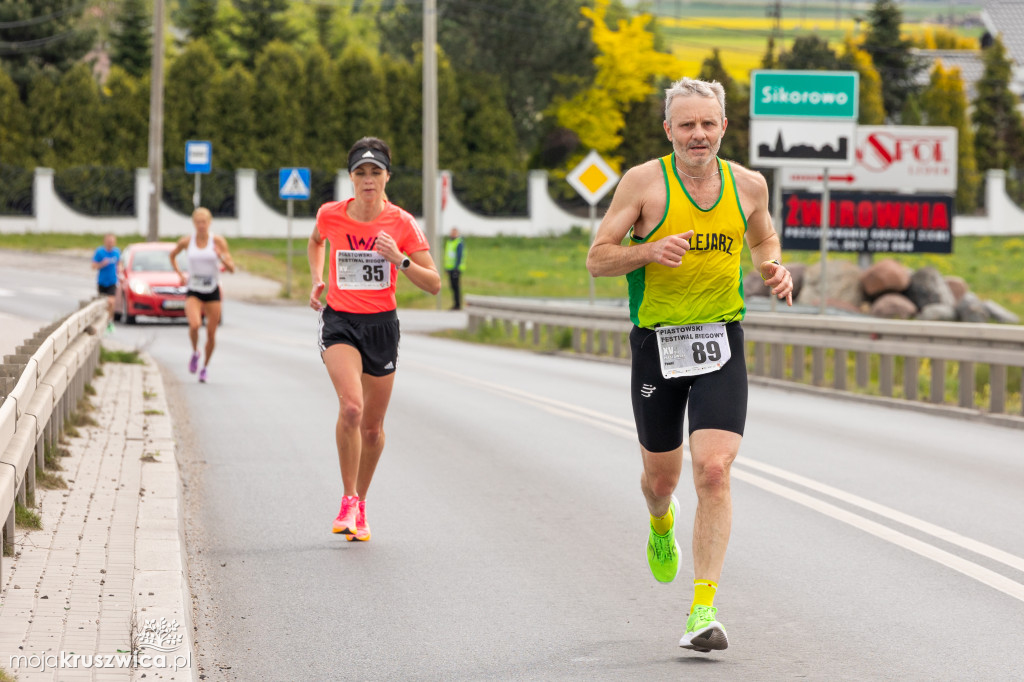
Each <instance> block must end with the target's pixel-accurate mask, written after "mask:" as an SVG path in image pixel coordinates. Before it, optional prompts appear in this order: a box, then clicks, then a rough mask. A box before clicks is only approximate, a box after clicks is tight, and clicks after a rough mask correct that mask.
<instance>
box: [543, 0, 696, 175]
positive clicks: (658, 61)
mask: <svg viewBox="0 0 1024 682" xmlns="http://www.w3.org/2000/svg"><path fill="white" fill-rule="evenodd" d="M607 8H608V0H596V2H595V3H594V8H593V9H590V8H588V7H584V8H582V9H581V10H580V12H581V13H582V14H583V15H584V16H585V17H587V18H588V19H590V20H591V21H592V22H593V28H592V39H593V41H594V45H595V46H596V47H597V50H598V54H597V56H596V57H595V58H594V67H595V68H596V70H597V75H596V76H595V78H594V81H593V84H592V85H591V86H590V87H588V88H585V89H583V90H580V91H578V92H577V93H576V94H575V95H574V96H573V97H571V98H569V99H561V100H559V101H558V102H557V103H556V104H555V106H554V114H555V118H556V120H557V121H558V124H559V125H561V126H562V127H564V128H568V129H569V130H571V131H573V132H574V133H576V135H578V136H579V139H580V142H581V143H582V145H583V146H585V147H587V148H589V149H593V150H596V151H597V152H599V153H601V154H610V153H611V152H612V151H613V150H615V149H616V148H617V147H618V146H619V145H621V144H622V130H623V129H624V127H625V123H626V120H625V113H626V110H627V109H628V108H629V107H630V106H632V105H633V104H635V103H637V102H642V101H644V100H645V99H646V98H647V96H648V95H649V94H650V92H651V88H652V83H653V80H654V78H655V77H657V76H659V75H662V74H665V73H673V72H675V71H677V70H678V62H677V61H676V59H675V58H674V57H673V56H672V55H669V54H664V53H661V52H656V51H655V50H654V36H653V34H651V33H650V32H649V31H647V30H646V28H645V27H646V24H647V17H646V15H642V14H641V15H637V16H635V17H633V18H632V19H630V20H621V21H619V22H618V24H617V26H616V29H617V30H613V29H612V28H611V27H609V26H608V24H607V23H606V21H605V19H606V12H607ZM606 159H607V160H608V161H609V163H610V164H611V165H612V166H613V167H615V166H617V165H619V164H620V163H621V161H622V160H621V159H617V158H614V157H613V158H608V157H606ZM570 163H572V161H571V160H570Z"/></svg>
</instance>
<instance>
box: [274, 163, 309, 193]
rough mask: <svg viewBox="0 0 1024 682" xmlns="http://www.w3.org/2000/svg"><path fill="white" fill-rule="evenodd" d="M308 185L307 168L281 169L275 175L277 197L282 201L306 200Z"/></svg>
mask: <svg viewBox="0 0 1024 682" xmlns="http://www.w3.org/2000/svg"><path fill="white" fill-rule="evenodd" d="M309 185H310V183H309V169H308V168H282V169H280V170H279V171H278V173H277V186H278V188H279V191H278V196H279V197H280V198H282V199H308V198H309Z"/></svg>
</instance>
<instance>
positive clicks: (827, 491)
mask: <svg viewBox="0 0 1024 682" xmlns="http://www.w3.org/2000/svg"><path fill="white" fill-rule="evenodd" d="M409 364H412V365H413V366H415V367H417V368H418V369H421V370H426V371H429V372H434V373H436V374H442V375H444V376H447V377H449V378H450V379H453V380H455V381H458V382H460V383H464V384H470V385H473V386H477V387H479V388H483V389H485V390H487V391H491V392H493V393H498V394H501V395H504V396H506V397H509V398H512V399H513V400H517V401H519V402H522V403H526V404H532V405H534V406H536V407H540V408H541V409H543V410H545V411H547V412H549V413H551V414H555V415H558V416H562V417H566V418H569V419H574V420H576V421H580V422H583V423H585V424H589V425H591V426H595V427H597V428H600V429H602V430H603V431H607V432H609V433H613V434H615V435H619V436H623V437H625V438H628V439H630V440H633V441H634V442H635V441H636V430H635V425H634V424H633V420H632V419H622V418H621V417H613V416H611V415H607V414H604V413H601V412H598V411H596V410H591V409H589V408H585V407H579V406H578V405H572V404H570V403H566V402H563V401H560V400H555V399H553V398H547V397H544V396H540V395H536V394H533V393H529V392H528V391H523V390H520V389H517V388H510V387H508V386H502V385H501V384H496V383H493V382H490V381H484V380H482V379H476V378H474V377H470V376H466V375H464V374H458V373H456V372H450V371H448V370H443V369H438V368H436V367H429V366H426V365H421V364H419V363H408V364H406V366H409ZM737 464H738V465H739V467H737V466H736V465H737ZM743 467H750V468H751V469H757V470H759V471H762V472H764V473H768V474H771V475H772V476H776V477H777V478H781V479H783V480H786V481H789V482H791V483H795V484H797V485H801V486H803V487H805V488H809V489H811V490H814V491H816V492H818V493H820V494H822V495H827V496H830V497H833V498H835V499H837V500H841V501H843V502H846V503H847V504H850V505H853V506H855V507H859V508H861V509H864V510H865V511H869V512H872V513H874V514H877V515H879V516H882V517H884V518H887V519H890V520H891V521H895V522H897V523H901V524H903V525H905V526H909V527H910V528H913V529H915V530H917V531H920V532H922V533H925V534H927V535H931V536H932V537H935V538H938V539H940V540H943V541H945V542H948V543H950V544H952V545H956V546H958V547H961V548H963V549H966V550H968V551H971V552H974V553H975V554H979V555H981V556H984V557H987V558H989V559H992V560H994V561H998V562H1000V563H1002V564H1005V565H1007V566H1010V567H1012V568H1015V569H1017V570H1020V571H1024V559H1022V558H1021V557H1018V556H1016V555H1014V554H1010V553H1009V552H1004V551H1003V550H1001V549H997V548H995V547H992V546H990V545H987V544H985V543H983V542H979V541H977V540H972V539H971V538H968V537H965V536H963V535H960V534H958V533H955V532H953V531H951V530H948V529H946V528H943V527H941V526H937V525H935V524H932V523H929V522H927V521H923V520H921V519H918V518H916V517H914V516H911V515H909V514H904V513H903V512H900V511H897V510H895V509H892V508H891V507H886V506H885V505H882V504H878V503H876V502H872V501H871V500H868V499H865V498H863V497H859V496H857V495H854V494H852V493H847V492H844V491H842V490H839V489H838V488H834V487H832V486H829V485H826V484H824V483H819V482H818V481H815V480H813V479H810V478H807V477H805V476H801V475H799V474H794V473H790V472H788V471H786V470H785V469H780V468H779V467H776V466H772V465H770V464H764V463H762V462H757V461H755V460H751V459H750V458H748V457H738V458H737V460H736V462H735V463H734V464H733V469H732V473H733V476H734V477H735V478H737V479H739V480H741V481H744V482H745V483H749V484H751V485H754V486H757V487H758V488H761V489H762V490H766V491H768V492H770V493H773V494H775V495H778V496H779V497H782V498H785V499H787V500H789V501H791V502H795V503H797V504H800V505H803V506H805V507H807V508H808V509H812V510H814V511H817V512H819V513H821V514H824V515H826V516H829V517H831V518H833V519H835V520H837V521H842V522H843V523H846V524H849V525H851V526H853V527H854V528H857V529H859V530H862V531H864V532H866V533H868V534H870V535H874V536H875V537H877V538H880V539H882V540H886V541H887V542H891V543H892V544H894V545H896V546H898V547H902V548H904V549H907V550H909V551H911V552H914V553H915V554H918V555H920V556H923V557H925V558H926V559H931V560H932V561H935V562H936V563H939V564H941V565H943V566H946V567H947V568H951V569H953V570H954V571H957V572H959V573H962V574H964V575H966V576H968V577H970V578H973V579H975V580H977V581H978V582H980V583H983V584H985V585H988V586H989V587H992V588H994V589H996V590H999V591H1000V592H1002V593H1003V594H1006V595H1009V596H1011V597H1013V598H1015V599H1018V600H1020V601H1024V584H1021V583H1019V582H1016V581H1014V580H1011V579H1010V578H1007V577H1006V576H1004V575H1001V574H999V573H996V572H995V571H992V570H990V569H988V568H985V567H984V566H981V565H980V564H976V563H974V562H973V561H969V560H967V559H964V558H962V557H959V556H957V555H955V554H952V553H950V552H947V551H946V550H943V549H940V548H938V547H936V546H934V545H930V544H928V543H927V542H924V541H922V540H918V539H917V538H914V537H911V536H909V535H907V534H905V533H901V532H900V531H897V530H894V529H892V528H888V527H887V526H883V525H882V524H880V523H878V522H876V521H872V520H870V519H868V518H865V517H863V516H859V515H857V514H855V513H853V512H851V511H847V510H845V509H842V508H840V507H837V506H835V505H834V504H831V503H829V502H825V501H824V500H820V499H818V498H816V497H812V496H810V495H808V494H806V493H803V492H800V491H798V490H794V489H793V488H789V487H787V486H784V485H782V484H780V483H776V482H775V481H771V480H769V479H767V478H764V477H763V476H759V475H757V474H754V473H750V472H748V471H745V470H744V469H743Z"/></svg>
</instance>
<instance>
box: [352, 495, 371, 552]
mask: <svg viewBox="0 0 1024 682" xmlns="http://www.w3.org/2000/svg"><path fill="white" fill-rule="evenodd" d="M369 539H370V524H368V523H367V522H366V500H359V512H358V513H357V514H356V532H355V535H349V536H348V541H349V542H352V541H353V540H359V541H360V542H366V541H367V540H369Z"/></svg>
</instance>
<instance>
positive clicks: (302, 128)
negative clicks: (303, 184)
mask: <svg viewBox="0 0 1024 682" xmlns="http://www.w3.org/2000/svg"><path fill="white" fill-rule="evenodd" d="M303 71H304V69H303V64H302V58H301V57H300V56H299V52H298V50H296V49H295V48H294V47H292V46H291V45H286V44H285V43H282V42H279V41H274V42H272V43H270V44H269V45H267V48H266V49H265V50H264V51H263V52H262V53H261V54H260V55H259V57H257V58H256V70H255V71H254V74H253V75H254V76H255V79H256V89H255V92H254V95H253V107H252V110H251V112H250V115H251V116H252V118H253V125H252V135H253V142H252V143H250V146H251V147H252V148H253V150H254V153H253V160H254V161H255V162H256V164H257V165H256V166H255V167H256V168H259V169H266V168H276V167H281V166H305V165H306V163H305V159H303V158H302V156H303V153H304V152H305V148H306V147H305V138H306V126H307V123H306V119H307V116H308V114H309V112H305V111H303V110H302V93H303V92H304V91H305V87H306V84H305V74H304V73H303ZM344 113H346V112H339V115H344Z"/></svg>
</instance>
